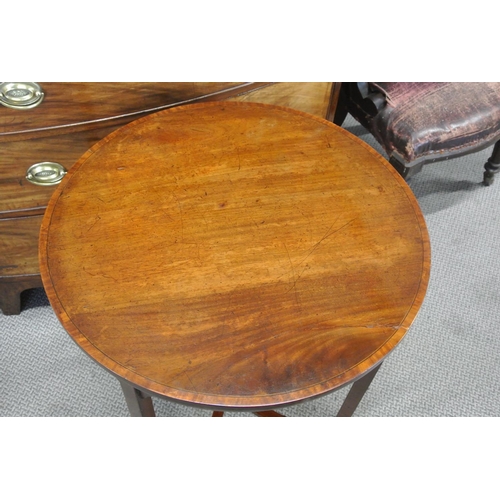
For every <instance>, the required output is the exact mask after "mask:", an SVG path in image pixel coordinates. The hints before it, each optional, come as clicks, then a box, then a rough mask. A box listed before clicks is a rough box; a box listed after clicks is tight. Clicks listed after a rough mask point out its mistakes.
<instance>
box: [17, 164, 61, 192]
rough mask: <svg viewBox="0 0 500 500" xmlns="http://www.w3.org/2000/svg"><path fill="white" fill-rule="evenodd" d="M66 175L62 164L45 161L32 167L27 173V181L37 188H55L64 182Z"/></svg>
mask: <svg viewBox="0 0 500 500" xmlns="http://www.w3.org/2000/svg"><path fill="white" fill-rule="evenodd" d="M66 173H67V170H66V169H65V168H64V167H63V166H62V165H61V164H60V163H55V162H52V161H44V162H42V163H35V164H34V165H31V167H29V168H28V170H27V171H26V179H27V180H28V181H30V182H31V183H32V184H36V185H37V186H54V185H55V184H59V183H60V182H61V181H62V179H63V177H64V176H65V175H66Z"/></svg>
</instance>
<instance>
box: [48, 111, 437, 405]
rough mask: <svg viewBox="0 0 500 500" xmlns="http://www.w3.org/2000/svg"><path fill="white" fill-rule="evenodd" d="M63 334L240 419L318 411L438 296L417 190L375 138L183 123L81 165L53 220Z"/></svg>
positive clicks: (105, 360) (318, 123)
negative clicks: (316, 403) (303, 405)
mask: <svg viewBox="0 0 500 500" xmlns="http://www.w3.org/2000/svg"><path fill="white" fill-rule="evenodd" d="M39 251H40V266H41V273H42V279H43V283H44V286H45V289H46V291H47V295H48V297H49V300H50V302H51V304H52V306H53V308H54V310H55V312H56V314H57V315H58V317H59V319H60V321H61V322H62V324H63V325H64V327H65V328H66V330H67V331H68V333H69V334H70V335H71V337H72V338H73V339H74V340H75V341H76V342H77V344H78V345H79V346H80V347H81V348H82V349H83V350H84V351H85V352H87V353H88V354H89V355H90V356H91V357H92V358H93V359H94V360H95V361H97V362H98V363H100V364H101V365H102V366H103V367H105V368H106V369H108V370H109V371H111V372H112V373H114V374H115V375H116V376H118V377H119V378H122V379H124V380H126V381H128V382H129V383H130V384H132V385H135V386H136V387H139V388H143V389H145V390H146V391H148V392H150V393H153V394H157V395H159V396H163V397H167V398H172V399H174V400H177V401H180V402H185V403H195V404H200V405H204V406H207V407H212V408H216V409H217V408H218V409H224V408H237V409H252V410H258V409H263V410H266V409H271V408H274V407H279V406H282V405H286V404H289V403H293V402H297V401H301V400H303V399H306V398H310V397H316V396H319V395H322V394H325V393H327V392H329V391H331V390H334V389H337V388H339V387H341V386H343V385H345V384H347V383H350V382H352V381H354V380H356V379H358V378H359V377H361V376H362V375H363V374H365V373H367V372H369V371H370V370H371V369H373V368H374V367H375V366H377V365H378V364H379V363H380V362H381V361H382V360H383V359H384V357H385V356H386V355H387V354H389V353H390V352H391V350H392V349H393V348H394V347H395V346H396V345H397V344H398V343H399V341H400V340H401V339H402V337H403V336H404V335H405V333H406V331H407V330H408V328H409V327H410V325H411V323H412V321H413V319H414V318H415V316H416V314H417V312H418V310H419V308H420V306H421V303H422V300H423V298H424V294H425V290H426V287H427V282H428V278H429V268H430V247H429V238H428V234H427V230H426V226H425V222H424V219H423V216H422V213H421V211H420V209H419V206H418V203H417V201H416V200H415V197H414V196H413V194H412V192H411V190H410V189H409V187H408V186H407V185H406V184H405V182H404V181H403V180H402V179H401V178H400V176H399V175H398V174H397V173H396V172H395V171H394V169H393V168H392V167H391V166H390V165H389V164H388V163H387V162H386V161H385V160H384V159H383V158H382V157H381V156H380V155H378V154H377V153H376V152H375V151H374V150H373V149H371V148H370V147H368V146H367V145H366V144H365V143H363V142H362V141H361V140H359V139H357V138H356V137H354V136H352V135H351V134H349V133H348V132H346V131H345V130H342V129H340V128H339V127H337V126H335V125H333V124H332V123H330V122H328V121H326V120H324V119H321V118H317V117H314V116H312V115H308V114H305V113H302V112H299V111H294V110H290V109H287V108H282V107H278V106H271V105H265V104H255V103H246V102H220V103H219V102H215V103H206V104H195V105H189V106H182V107H179V108H174V109H170V110H167V111H162V112H160V113H156V114H153V115H150V116H148V117H146V118H142V119H140V120H138V121H136V122H134V123H131V124H129V125H126V126H125V127H123V128H121V129H119V130H117V131H116V132H114V133H112V134H111V135H109V136H108V137H106V138H105V139H103V140H102V141H101V142H99V143H98V144H96V145H95V146H94V147H92V148H91V149H90V150H89V151H88V152H87V153H86V154H84V155H83V157H82V158H81V159H80V160H79V161H78V162H77V163H76V165H75V167H74V168H73V169H72V170H71V171H70V173H69V174H68V175H67V176H66V177H65V179H64V180H63V182H62V183H61V184H60V185H59V187H58V188H57V190H56V192H55V193H54V196H53V197H52V198H51V200H50V203H49V206H48V209H47V211H46V214H45V216H44V219H43V222H42V229H41V235H40V247H39Z"/></svg>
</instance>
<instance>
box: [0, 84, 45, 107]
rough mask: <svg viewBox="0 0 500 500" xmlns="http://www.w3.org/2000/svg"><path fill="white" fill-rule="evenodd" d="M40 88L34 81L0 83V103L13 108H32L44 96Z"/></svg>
mask: <svg viewBox="0 0 500 500" xmlns="http://www.w3.org/2000/svg"><path fill="white" fill-rule="evenodd" d="M44 96H45V94H44V93H43V90H42V88H41V87H40V85H38V83H34V82H2V83H0V104H3V105H4V106H7V107H8V108H13V109H32V108H35V107H36V106H38V105H39V104H40V103H41V102H42V101H43V98H44Z"/></svg>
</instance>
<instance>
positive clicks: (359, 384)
mask: <svg viewBox="0 0 500 500" xmlns="http://www.w3.org/2000/svg"><path fill="white" fill-rule="evenodd" d="M381 366H382V363H380V364H379V365H377V366H376V367H375V368H374V369H373V370H372V371H370V372H368V373H367V374H366V375H365V376H363V377H362V378H360V379H359V380H356V382H354V384H352V387H351V389H350V390H349V393H348V394H347V397H346V398H345V400H344V403H343V404H342V407H341V408H340V410H339V412H338V413H337V417H351V416H352V414H353V413H354V412H355V411H356V408H357V407H358V405H359V403H360V401H361V399H362V398H363V396H364V395H365V392H366V391H367V390H368V387H370V384H371V382H372V380H373V379H374V378H375V375H376V374H377V372H378V370H379V368H380V367H381Z"/></svg>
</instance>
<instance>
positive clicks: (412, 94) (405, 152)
mask: <svg viewBox="0 0 500 500" xmlns="http://www.w3.org/2000/svg"><path fill="white" fill-rule="evenodd" d="M347 112H349V113H350V114H351V115H352V116H353V117H354V118H355V119H356V120H357V121H359V122H360V123H361V124H362V125H363V126H364V127H366V128H367V130H368V131H369V132H370V133H371V134H372V135H373V136H374V138H375V139H376V140H377V141H378V142H379V143H380V145H381V146H382V147H383V149H384V150H385V151H386V152H387V154H388V156H389V161H390V162H391V164H392V165H393V166H394V167H395V168H396V169H397V170H398V171H399V172H400V173H401V175H403V177H405V178H407V177H408V176H409V175H411V174H413V173H416V172H417V171H419V170H420V169H421V168H422V166H423V165H424V164H425V163H430V162H435V161H439V160H444V159H449V158H451V157H453V156H460V155H464V154H468V153H471V152H474V151H478V150H480V149H483V148H486V147H488V146H491V145H493V144H494V143H496V145H495V147H494V149H493V154H492V156H491V158H490V159H489V160H488V162H487V164H486V165H485V172H484V176H483V181H484V183H485V184H491V183H492V182H493V175H494V174H495V173H496V172H497V171H498V170H499V169H500V142H499V141H500V83H477V82H472V83H459V82H452V83H449V82H448V83H446V82H438V83H431V82H429V83H427V82H426V83H416V82H397V83H373V82H370V83H360V82H356V83H343V84H342V89H341V96H340V102H339V107H338V111H337V115H336V117H335V120H334V121H335V123H337V124H339V125H341V124H342V122H343V120H344V118H345V116H346V114H347Z"/></svg>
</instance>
